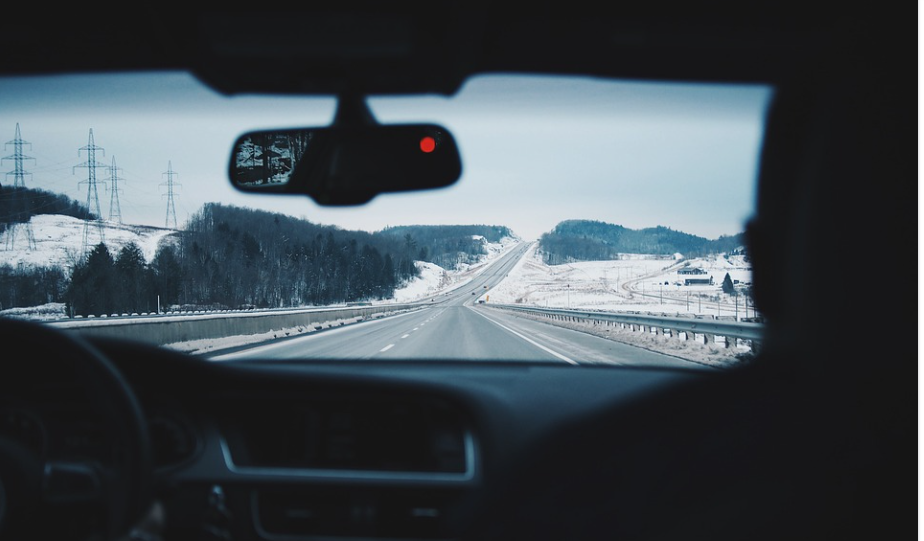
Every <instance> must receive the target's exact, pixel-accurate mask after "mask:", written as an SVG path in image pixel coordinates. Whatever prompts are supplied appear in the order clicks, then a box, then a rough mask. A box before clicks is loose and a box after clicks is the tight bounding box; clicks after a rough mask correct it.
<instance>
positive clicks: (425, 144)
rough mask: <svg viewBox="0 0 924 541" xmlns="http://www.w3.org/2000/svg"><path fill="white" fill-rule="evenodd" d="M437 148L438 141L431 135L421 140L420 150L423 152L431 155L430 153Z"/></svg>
mask: <svg viewBox="0 0 924 541" xmlns="http://www.w3.org/2000/svg"><path fill="white" fill-rule="evenodd" d="M435 148H436V139H434V138H432V137H430V136H429V135H427V136H425V137H423V138H422V139H421V140H420V150H422V151H423V152H427V153H430V152H433V150H434V149H435Z"/></svg>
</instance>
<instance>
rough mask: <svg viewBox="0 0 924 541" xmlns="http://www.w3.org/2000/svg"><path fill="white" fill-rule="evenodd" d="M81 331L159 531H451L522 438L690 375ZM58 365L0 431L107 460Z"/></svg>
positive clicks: (94, 414)
mask: <svg viewBox="0 0 924 541" xmlns="http://www.w3.org/2000/svg"><path fill="white" fill-rule="evenodd" d="M94 344H95V345H96V346H97V347H98V348H99V349H100V351H102V352H103V354H104V355H105V356H106V357H107V358H108V359H109V360H110V361H111V362H112V363H113V364H114V365H115V366H116V367H117V368H118V370H119V372H120V373H121V374H122V375H124V377H125V379H126V381H127V383H128V384H129V386H130V387H131V389H132V390H133V391H134V394H135V395H136V397H137V399H138V401H139V403H140V406H141V409H142V410H143V413H144V417H145V419H146V421H147V427H148V431H149V435H150V443H151V450H152V458H153V465H154V471H153V474H154V475H153V481H154V484H153V487H152V490H153V493H154V497H155V499H156V500H158V501H160V502H161V503H162V505H163V506H164V510H165V516H166V527H167V530H166V532H165V535H164V538H165V539H171V540H174V539H203V538H215V539H243V540H250V539H254V540H257V539H260V540H271V541H275V540H279V541H282V540H295V539H357V538H362V539H453V538H455V537H456V536H457V533H458V532H459V531H460V528H462V527H464V525H465V524H466V523H467V521H469V520H471V513H472V512H473V511H474V510H475V509H476V508H477V505H478V500H479V498H480V494H481V491H482V490H484V487H485V486H486V482H487V481H490V480H491V479H492V478H493V477H494V476H497V475H500V474H501V473H502V472H503V471H504V469H505V468H507V467H508V466H509V461H511V460H516V457H518V456H519V453H520V451H521V450H522V449H523V448H524V447H528V446H529V445H530V444H531V442H534V441H536V440H537V439H538V438H540V437H542V436H543V435H545V434H548V433H549V432H550V431H552V430H554V429H556V428H558V427H561V426H564V425H567V424H568V423H569V422H571V421H574V420H578V419H580V418H581V417H583V416H586V415H589V414H590V413H592V412H593V411H596V410H598V409H600V408H603V407H606V406H609V405H612V404H614V403H616V402H618V401H628V400H631V399H632V398H633V397H636V396H640V395H642V394H644V393H646V392H649V391H651V390H653V389H656V388H662V387H666V386H669V385H674V384H677V383H680V382H683V381H686V380H688V379H689V378H696V377H703V372H701V371H690V372H682V371H666V370H657V369H618V370H616V369H613V368H604V367H600V368H594V367H582V368H579V369H578V368H575V367H571V366H569V365H564V364H561V365H558V364H532V363H523V362H519V363H518V362H513V363H503V362H498V363H487V362H485V363H458V362H434V363H430V362H421V361H413V362H411V361H408V362H381V361H379V362H367V361H330V362H325V361H312V362H298V361H263V362H260V361H247V362H243V361H235V362H217V361H205V360H203V359H200V358H196V357H192V356H187V355H184V354H180V353H175V352H171V351H168V350H164V349H159V348H155V347H143V346H141V347H140V346H139V345H138V344H134V343H126V342H121V341H118V340H112V339H105V340H95V341H94ZM50 374H52V377H49V375H50ZM69 376H70V375H69V374H68V373H67V371H66V370H62V371H60V372H49V371H48V370H39V369H36V370H34V371H33V373H31V374H29V375H28V377H27V378H25V379H23V378H20V382H21V383H20V384H18V385H17V386H16V388H15V389H5V390H4V393H3V394H2V396H4V397H5V398H4V402H3V403H2V404H0V435H5V436H7V437H12V438H14V439H16V440H18V441H20V442H22V443H23V444H24V445H27V446H29V447H30V448H32V449H34V450H35V451H36V452H39V453H41V455H42V456H43V457H45V458H47V459H54V460H99V461H100V462H106V461H108V460H111V459H112V457H113V456H115V455H117V454H118V452H119V449H118V446H117V445H116V444H115V440H114V439H113V438H111V437H110V436H111V431H110V429H109V427H107V425H106V422H105V420H104V419H103V418H102V417H101V416H100V415H99V414H98V411H95V408H94V406H93V403H92V402H93V401H92V396H89V395H88V394H87V393H86V392H85V390H82V389H81V388H80V386H79V385H78V384H76V383H75V381H74V380H73V379H72V378H71V377H69ZM22 382H27V383H25V384H22Z"/></svg>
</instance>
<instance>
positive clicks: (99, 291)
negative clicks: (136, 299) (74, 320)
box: [66, 242, 114, 316]
mask: <svg viewBox="0 0 924 541" xmlns="http://www.w3.org/2000/svg"><path fill="white" fill-rule="evenodd" d="M113 267H114V262H113V259H112V254H110V253H109V248H107V247H106V245H105V244H104V243H102V242H101V243H99V244H97V245H96V247H95V248H93V251H92V252H90V255H89V256H87V259H86V260H85V261H83V262H81V263H78V264H77V265H75V266H74V271H73V273H72V274H71V283H70V286H69V287H68V290H67V293H66V299H67V300H66V304H67V308H68V312H69V313H71V314H73V315H81V316H88V315H103V314H107V315H108V314H111V313H112V312H113V309H114V306H113V294H112V293H113V282H114V280H113Z"/></svg>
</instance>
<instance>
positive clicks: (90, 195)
mask: <svg viewBox="0 0 924 541" xmlns="http://www.w3.org/2000/svg"><path fill="white" fill-rule="evenodd" d="M82 150H83V151H86V152H87V161H85V162H83V163H81V164H78V165H75V166H74V167H73V169H74V170H75V171H76V169H77V168H78V167H86V168H87V180H86V181H80V182H79V183H78V185H80V184H83V183H84V182H86V184H87V208H88V209H89V211H90V214H91V215H93V216H96V219H95V220H92V219H91V218H88V219H87V220H86V221H85V222H84V227H83V255H84V257H86V256H87V254H88V253H89V251H90V222H91V221H95V222H96V226H97V230H98V231H99V241H100V242H102V243H105V242H106V237H105V233H104V232H103V218H102V216H103V213H102V212H101V211H100V209H99V193H98V191H97V188H96V185H97V184H99V183H100V182H102V181H99V180H97V179H96V168H97V167H106V165H105V164H103V163H101V162H98V161H96V151H97V150H99V151H101V152H102V153H103V154H105V150H103V148H102V147H98V146H96V144H95V143H94V142H93V128H90V137H89V139H88V142H87V146H85V147H81V148H80V149H78V151H77V154H78V156H79V155H80V151H82ZM103 187H105V184H104V185H103Z"/></svg>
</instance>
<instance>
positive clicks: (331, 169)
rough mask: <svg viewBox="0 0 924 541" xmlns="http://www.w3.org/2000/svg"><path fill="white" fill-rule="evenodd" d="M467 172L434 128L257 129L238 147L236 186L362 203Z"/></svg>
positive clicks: (325, 201)
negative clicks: (380, 195)
mask: <svg viewBox="0 0 924 541" xmlns="http://www.w3.org/2000/svg"><path fill="white" fill-rule="evenodd" d="M461 174H462V162H461V159H460V157H459V149H458V146H457V145H456V142H455V139H454V138H453V137H452V134H451V133H450V132H449V131H448V130H446V129H445V128H443V127H442V126H438V125H435V124H397V125H383V124H369V125H360V126H349V127H340V126H331V127H322V128H299V129H288V130H268V131H254V132H248V133H245V134H244V135H242V136H241V137H239V138H238V139H237V141H236V142H235V143H234V147H233V150H232V153H231V162H230V166H229V177H230V179H231V183H232V185H233V186H234V187H235V188H237V189H239V190H241V191H244V192H249V193H273V194H280V193H287V194H302V195H307V196H309V197H311V198H312V199H313V200H314V201H315V202H317V203H318V204H320V205H332V206H333V205H360V204H363V203H366V202H368V201H370V200H371V199H372V198H374V197H375V196H377V195H379V194H381V193H389V192H405V191H414V190H429V189H435V188H442V187H446V186H449V185H451V184H453V183H455V182H456V181H457V180H458V179H459V177H460V176H461Z"/></svg>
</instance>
